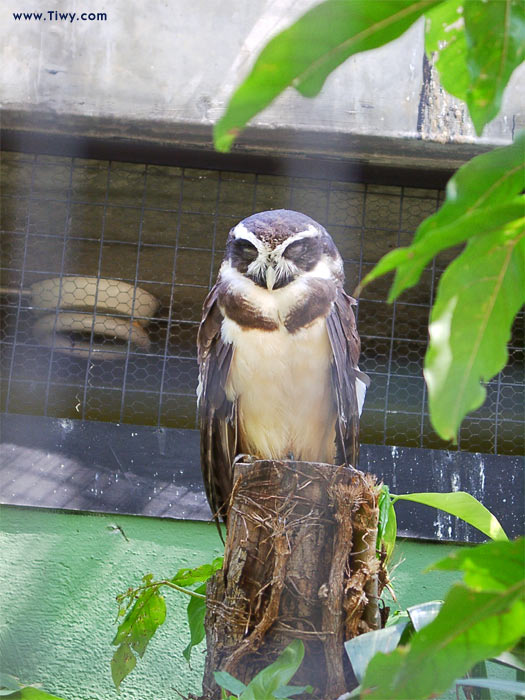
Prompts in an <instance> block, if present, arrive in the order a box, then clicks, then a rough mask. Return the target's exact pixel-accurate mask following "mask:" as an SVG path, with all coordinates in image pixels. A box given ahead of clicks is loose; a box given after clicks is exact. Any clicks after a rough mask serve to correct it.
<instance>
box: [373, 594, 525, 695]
mask: <svg viewBox="0 0 525 700" xmlns="http://www.w3.org/2000/svg"><path fill="white" fill-rule="evenodd" d="M524 631H525V605H524V603H523V582H522V581H520V582H518V583H516V584H514V585H513V586H511V587H509V588H508V589H507V590H505V591H497V592H492V591H491V592H487V591H472V590H470V589H468V588H466V587H465V586H463V585H459V584H457V585H455V586H453V587H452V589H451V590H450V592H449V593H448V595H447V597H446V599H445V602H444V604H443V607H442V609H441V612H440V613H439V615H438V616H437V617H436V619H435V620H434V621H433V622H431V623H430V624H429V625H427V626H426V627H424V628H423V629H422V630H420V631H419V632H418V633H416V634H415V635H414V636H413V637H412V640H411V643H410V645H409V646H408V647H398V648H397V649H396V650H395V651H394V652H393V653H392V654H389V655H388V656H385V655H384V654H377V655H376V656H375V657H374V658H373V659H372V661H371V662H370V664H369V666H368V669H367V672H366V675H365V679H364V681H363V689H364V690H363V692H364V693H366V696H367V698H370V699H376V700H380V699H381V700H384V698H389V699H390V700H395V699H396V698H397V699H399V700H405V699H406V698H411V699H412V700H419V698H427V697H430V696H431V695H432V696H437V695H439V694H441V693H443V692H445V691H446V690H447V689H448V688H449V687H450V685H451V684H452V683H453V682H454V680H455V679H457V678H460V677H461V676H463V675H464V674H465V673H467V672H468V671H469V669H470V668H472V666H473V665H474V664H476V663H477V662H479V661H482V660H484V659H487V658H489V657H491V656H494V655H496V654H499V653H500V652H502V651H504V650H505V649H509V648H511V647H512V646H514V644H516V642H517V641H518V639H519V638H520V637H521V636H522V635H523V632H524Z"/></svg>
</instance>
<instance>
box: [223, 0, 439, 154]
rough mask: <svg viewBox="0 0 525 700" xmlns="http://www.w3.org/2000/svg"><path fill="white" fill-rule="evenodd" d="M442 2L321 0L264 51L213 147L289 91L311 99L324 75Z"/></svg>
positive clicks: (225, 144)
mask: <svg viewBox="0 0 525 700" xmlns="http://www.w3.org/2000/svg"><path fill="white" fill-rule="evenodd" d="M441 1H442V0H374V1H373V2H370V0H325V2H322V3H320V4H319V5H316V6H315V7H313V8H312V9H311V10H309V11H308V12H306V13H305V14H304V15H303V16H302V17H301V18H300V19H299V20H297V22H295V24H293V25H292V26H291V27H289V28H288V29H286V30H284V31H283V32H281V33H280V34H278V35H277V36H276V37H274V38H273V39H271V40H270V42H269V43H268V44H267V45H266V46H265V47H264V49H263V50H262V52H261V54H260V55H259V57H258V59H257V61H256V62H255V65H254V67H253V69H252V71H251V73H250V74H249V76H248V77H247V78H246V80H245V81H244V82H243V83H242V85H241V86H240V87H239V88H238V89H237V90H236V92H235V93H234V95H233V96H232V98H231V99H230V102H229V104H228V107H227V109H226V113H225V114H224V116H223V117H222V118H221V119H220V120H219V122H218V123H217V124H216V125H215V129H214V142H215V148H216V149H217V150H219V151H228V150H229V149H230V148H231V145H232V143H233V141H234V139H235V138H236V136H237V135H238V133H239V131H240V130H241V129H243V128H244V126H245V125H246V123H247V122H248V121H249V120H250V119H251V118H252V117H253V116H255V115H256V114H257V113H258V112H260V111H261V110H262V109H264V108H265V107H267V106H268V105H269V104H270V103H271V102H272V101H273V100H274V99H275V98H276V97H277V96H278V95H279V94H280V93H281V92H283V90H284V89H285V88H287V87H289V86H291V85H293V86H294V87H295V88H296V89H297V90H298V91H299V92H300V93H301V94H303V95H305V96H307V97H314V96H315V95H317V94H318V93H319V91H320V90H321V88H322V86H323V84H324V81H325V80H326V78H327V77H328V75H329V74H330V73H331V72H332V71H333V70H334V69H335V68H336V67H337V66H339V65H340V64H341V63H343V61H345V60H346V59H347V58H349V57H350V56H353V55H354V54H356V53H359V52H360V51H368V50H369V49H374V48H376V47H378V46H383V45H384V44H387V43H388V42H390V41H392V39H396V38H397V37H398V36H400V35H401V34H403V32H404V31H405V30H407V29H408V28H409V27H410V26H411V25H412V24H413V23H414V22H415V21H416V20H417V19H418V18H419V17H420V16H421V15H422V14H423V12H425V11H427V10H429V9H430V8H431V7H433V6H434V5H437V4H439V2H441Z"/></svg>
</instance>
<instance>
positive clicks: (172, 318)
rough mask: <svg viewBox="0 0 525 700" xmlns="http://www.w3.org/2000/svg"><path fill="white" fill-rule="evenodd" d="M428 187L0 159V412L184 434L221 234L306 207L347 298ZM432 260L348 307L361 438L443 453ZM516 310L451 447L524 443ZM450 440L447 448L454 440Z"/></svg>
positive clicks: (417, 217) (415, 213)
mask: <svg viewBox="0 0 525 700" xmlns="http://www.w3.org/2000/svg"><path fill="white" fill-rule="evenodd" d="M441 198H442V193H441V192H440V191H438V190H428V189H421V188H416V187H392V186H381V185H370V184H368V185H365V184H360V183H354V182H337V181H333V180H327V179H315V178H295V177H284V176H267V175H260V174H256V173H249V174H246V173H234V172H223V171H216V170H196V169H191V168H185V169H181V168H177V167H168V166H152V165H147V164H143V165H135V164H129V163H117V162H107V161H92V160H83V159H78V158H74V159H73V158H59V157H55V156H42V155H38V156H37V155H34V156H32V155H26V154H16V153H4V154H3V158H2V203H1V213H2V225H1V229H2V234H1V235H2V241H1V250H2V259H1V271H0V274H1V277H0V292H1V297H0V304H1V306H0V311H1V319H0V351H1V363H2V367H1V369H2V380H1V381H2V386H1V388H2V410H4V411H8V412H11V413H29V414H34V415H45V416H54V417H64V418H81V419H89V420H104V421H112V422H127V423H134V424H145V425H158V426H165V427H178V428H195V427H196V397H195V388H196V384H197V365H196V349H195V344H196V334H197V328H198V323H199V320H200V315H201V307H202V301H203V299H204V297H205V295H206V293H207V290H208V289H209V287H210V286H211V285H212V284H213V281H214V279H215V276H216V274H217V270H218V267H219V265H220V262H221V259H222V254H223V249H224V244H225V240H226V236H227V234H228V231H229V229H230V228H231V227H232V225H234V224H235V223H236V222H237V221H239V220H240V219H242V218H243V217H245V216H248V215H250V214H252V213H254V212H255V211H261V210H264V209H271V208H290V209H296V210H299V211H302V212H304V213H305V214H309V215H310V216H312V217H313V218H314V219H316V220H317V221H319V222H320V223H322V224H323V225H324V226H325V227H326V228H327V230H328V231H329V232H330V233H331V235H332V236H333V238H334V240H335V242H336V244H337V246H338V248H339V250H340V252H341V254H342V256H343V258H344V260H345V267H346V277H347V285H346V286H347V290H348V291H349V292H351V291H352V289H353V288H354V287H355V286H356V284H357V282H358V281H359V280H360V279H361V278H362V277H363V276H364V275H365V274H366V273H367V272H368V271H369V270H370V269H371V268H372V267H373V265H374V263H375V262H376V261H377V260H379V258H380V257H381V256H382V255H383V254H384V253H386V252H387V251H388V250H391V249H392V248H394V247H395V246H397V245H403V244H407V243H408V242H409V241H410V240H411V237H412V234H413V232H414V230H415V229H416V227H417V225H418V223H419V222H420V221H421V220H422V219H424V218H425V217H426V216H428V215H429V214H431V213H433V212H434V211H436V209H437V208H438V206H439V204H440V202H441ZM454 252H455V251H449V252H447V253H446V254H444V255H441V256H440V257H439V258H438V259H437V260H436V261H435V262H434V264H433V266H432V267H430V268H428V269H426V270H425V271H424V273H423V276H422V279H421V282H420V283H419V285H418V286H417V287H416V288H414V289H413V290H411V291H410V292H409V293H406V294H405V295H404V296H403V297H402V300H401V301H399V302H396V303H394V304H393V305H389V304H387V303H386V302H385V298H386V294H387V289H388V286H389V283H390V280H388V279H382V280H379V281H378V282H377V283H375V284H374V285H372V286H370V287H369V288H366V289H365V291H364V293H363V295H362V298H361V300H360V303H359V311H358V315H359V318H358V322H359V330H360V334H361V339H362V361H361V366H362V368H363V369H364V370H365V371H366V372H367V373H368V374H369V375H370V377H371V379H372V383H371V387H370V389H369V393H368V395H367V400H366V403H365V411H364V413H363V417H362V428H361V434H362V440H363V442H368V443H375V444H387V445H399V446H415V447H427V448H440V447H445V446H447V447H449V448H450V446H449V445H448V444H445V443H443V442H442V441H441V440H440V439H439V437H438V436H437V435H436V434H435V433H434V432H433V431H432V428H431V425H430V422H429V418H428V412H427V405H426V392H425V385H424V381H423V378H422V363H423V357H424V353H425V348H426V342H427V324H428V312H429V308H430V306H431V303H432V300H433V297H434V294H435V291H436V285H437V281H438V279H439V274H440V271H441V270H442V268H443V266H444V265H445V264H446V262H447V260H449V259H451V257H452V256H453V254H454ZM523 328H524V319H523V314H520V315H519V316H518V318H517V320H516V323H515V326H514V329H513V336H512V339H511V342H510V344H509V364H508V366H507V367H506V369H505V370H504V371H503V372H502V373H501V374H500V375H499V376H498V377H496V378H495V379H494V380H493V381H492V382H490V383H489V384H488V386H487V389H488V398H487V401H486V403H485V404H484V406H483V407H482V408H481V409H480V410H479V411H478V412H477V413H475V414H473V415H472V416H470V417H468V418H467V419H466V420H465V422H464V423H463V425H462V428H461V433H460V438H459V442H458V445H457V446H456V448H457V449H461V450H467V451H471V452H473V451H475V452H489V453H498V454H516V453H521V452H522V450H523V433H524V415H523V399H524V377H523ZM452 449H455V448H452Z"/></svg>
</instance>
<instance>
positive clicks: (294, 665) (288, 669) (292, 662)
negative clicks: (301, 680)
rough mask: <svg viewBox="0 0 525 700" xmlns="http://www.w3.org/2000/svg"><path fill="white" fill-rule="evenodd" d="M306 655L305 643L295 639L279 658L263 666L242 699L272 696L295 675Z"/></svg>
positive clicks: (256, 699) (251, 699)
mask: <svg viewBox="0 0 525 700" xmlns="http://www.w3.org/2000/svg"><path fill="white" fill-rule="evenodd" d="M303 657H304V644H303V643H302V641H301V640H300V639H294V641H293V642H292V643H291V644H289V645H288V646H287V647H286V649H284V651H283V652H281V654H280V655H279V656H278V657H277V659H276V660H275V661H274V662H273V663H272V664H270V665H269V666H267V667H266V668H263V670H262V671H259V673H258V674H257V675H256V676H255V678H253V679H252V680H251V681H250V683H249V684H248V687H247V688H246V690H245V691H244V693H243V695H242V700H260V699H261V698H271V697H272V696H273V697H275V696H274V695H273V693H274V691H275V690H277V689H278V688H280V687H281V686H282V685H286V684H287V683H288V681H290V680H291V679H292V678H293V676H294V675H295V673H296V671H297V669H298V668H299V666H300V665H301V663H302V661H303Z"/></svg>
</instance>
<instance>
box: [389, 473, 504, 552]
mask: <svg viewBox="0 0 525 700" xmlns="http://www.w3.org/2000/svg"><path fill="white" fill-rule="evenodd" d="M397 501H411V502H412V503H420V504H421V505H425V506H430V507H431V508H437V509H438V510H443V511H445V513H450V515H454V516H455V517H457V518H460V519H461V520H464V521H465V522H466V523H468V524H469V525H472V526H473V527H475V528H476V529H478V530H480V532H482V533H483V534H484V535H487V536H488V537H490V538H491V539H493V540H507V539H508V537H507V535H506V534H505V530H504V529H503V528H502V527H501V524H500V522H499V520H498V519H497V518H496V516H494V515H492V513H491V512H490V510H488V509H487V508H485V506H484V505H483V504H482V503H480V502H479V501H478V500H477V499H476V498H474V496H471V495H470V494H469V493H466V492H465V491H450V492H449V493H439V492H438V493H436V492H430V491H428V492H425V493H405V494H402V495H398V496H396V494H393V493H392V494H391V493H390V489H389V488H388V486H387V485H386V484H383V485H382V486H381V493H380V495H379V504H378V507H379V520H378V527H377V546H376V549H377V553H378V556H379V554H380V552H381V549H382V548H383V547H384V551H385V556H386V560H387V561H388V560H389V559H390V558H391V556H392V552H393V551H394V546H395V543H396V536H397V519H396V511H395V507H394V506H395V503H396V502H397Z"/></svg>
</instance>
